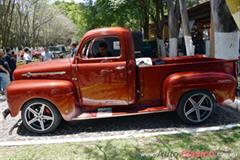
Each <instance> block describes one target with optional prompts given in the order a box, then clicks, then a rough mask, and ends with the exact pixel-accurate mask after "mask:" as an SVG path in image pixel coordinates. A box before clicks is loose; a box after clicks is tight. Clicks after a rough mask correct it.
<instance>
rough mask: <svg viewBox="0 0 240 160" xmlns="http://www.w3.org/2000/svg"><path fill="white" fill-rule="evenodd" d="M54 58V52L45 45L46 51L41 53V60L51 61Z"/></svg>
mask: <svg viewBox="0 0 240 160" xmlns="http://www.w3.org/2000/svg"><path fill="white" fill-rule="evenodd" d="M52 59H53V54H52V52H50V51H49V50H48V47H44V52H42V53H41V61H49V60H52Z"/></svg>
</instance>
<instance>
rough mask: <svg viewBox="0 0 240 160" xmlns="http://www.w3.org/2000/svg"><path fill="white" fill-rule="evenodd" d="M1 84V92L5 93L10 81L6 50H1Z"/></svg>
mask: <svg viewBox="0 0 240 160" xmlns="http://www.w3.org/2000/svg"><path fill="white" fill-rule="evenodd" d="M0 79H1V82H0V85H1V94H5V90H6V88H7V86H8V84H9V83H10V79H9V72H8V70H7V66H6V65H5V63H4V52H3V51H0Z"/></svg>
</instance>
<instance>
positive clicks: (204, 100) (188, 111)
mask: <svg viewBox="0 0 240 160" xmlns="http://www.w3.org/2000/svg"><path fill="white" fill-rule="evenodd" d="M214 105H215V104H214V102H213V101H212V98H210V96H209V95H208V94H206V93H196V94H192V95H191V96H189V97H188V98H187V100H186V101H185V104H184V107H183V113H184V115H185V117H186V118H187V119H188V120H189V121H190V122H193V123H201V122H203V121H205V120H206V119H208V118H209V117H210V115H211V114H212V112H213V108H214Z"/></svg>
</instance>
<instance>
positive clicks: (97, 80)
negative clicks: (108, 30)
mask: <svg viewBox="0 0 240 160" xmlns="http://www.w3.org/2000/svg"><path fill="white" fill-rule="evenodd" d="M121 43H123V42H122V40H121V39H120V38H119V37H118V36H107V37H102V36H101V37H97V38H96V37H95V38H90V39H88V40H85V41H83V44H82V45H81V46H80V47H82V49H81V48H80V51H81V52H82V53H80V55H81V57H80V61H79V62H78V63H77V79H78V83H79V91H80V94H81V100H80V101H81V104H82V106H83V107H84V109H86V110H92V109H96V108H97V107H104V106H122V105H128V104H129V88H128V75H127V74H128V69H127V61H126V57H125V54H123V52H125V51H126V49H125V48H124V47H122V46H123V45H121Z"/></svg>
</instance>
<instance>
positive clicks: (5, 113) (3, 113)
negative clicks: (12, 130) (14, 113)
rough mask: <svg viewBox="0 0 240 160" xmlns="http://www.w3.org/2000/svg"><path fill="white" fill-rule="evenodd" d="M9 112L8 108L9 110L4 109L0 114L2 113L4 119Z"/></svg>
mask: <svg viewBox="0 0 240 160" xmlns="http://www.w3.org/2000/svg"><path fill="white" fill-rule="evenodd" d="M9 114H10V110H9V109H5V110H4V111H3V112H2V115H3V118H4V119H6V118H7V116H8V115H9Z"/></svg>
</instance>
